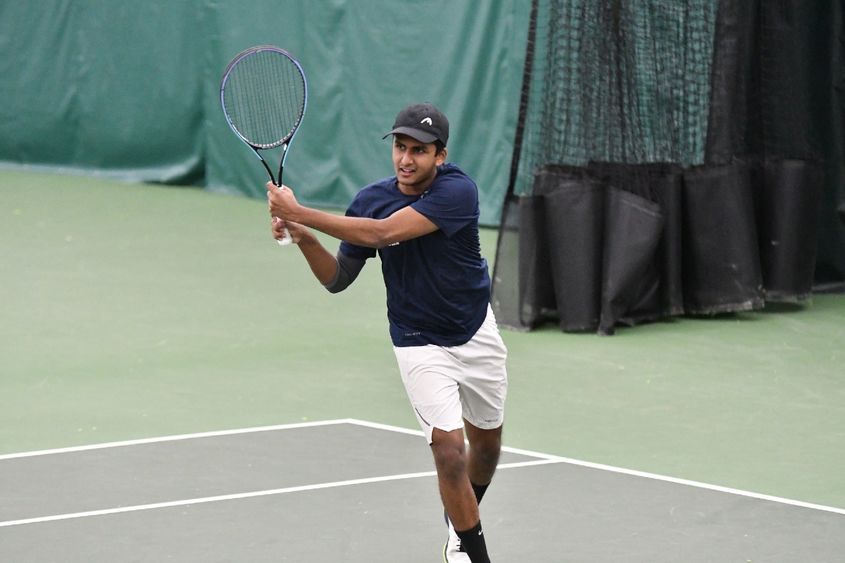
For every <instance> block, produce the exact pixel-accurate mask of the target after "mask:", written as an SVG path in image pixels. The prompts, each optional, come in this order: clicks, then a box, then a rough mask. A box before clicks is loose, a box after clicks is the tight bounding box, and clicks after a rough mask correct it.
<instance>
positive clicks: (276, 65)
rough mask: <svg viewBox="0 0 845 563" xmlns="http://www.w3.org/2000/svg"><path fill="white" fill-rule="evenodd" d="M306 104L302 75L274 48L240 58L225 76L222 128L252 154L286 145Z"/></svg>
mask: <svg viewBox="0 0 845 563" xmlns="http://www.w3.org/2000/svg"><path fill="white" fill-rule="evenodd" d="M307 104H308V83H307V82H306V80H305V72H304V71H303V70H302V65H300V64H299V61H297V60H296V59H295V58H294V57H293V56H292V55H291V54H290V53H288V52H287V51H285V50H284V49H280V48H279V47H274V46H272V45H260V46H257V47H251V48H249V49H246V50H245V51H242V52H240V53H238V54H237V55H236V56H235V57H234V58H233V59H232V61H231V62H230V63H229V65H228V66H227V67H226V70H225V72H224V73H223V79H222V80H221V82H220V105H221V106H222V107H223V114H224V115H225V116H226V122H227V123H228V124H229V127H231V129H232V131H234V132H235V134H236V135H237V136H238V137H240V138H241V140H242V141H243V142H245V143H246V144H248V145H249V146H251V147H252V148H254V149H256V150H260V149H271V148H274V147H278V146H280V145H283V144H287V143H290V141H291V139H293V136H294V135H295V134H296V130H297V128H298V127H299V124H300V123H301V122H302V118H303V116H304V115H305V109H306V107H307Z"/></svg>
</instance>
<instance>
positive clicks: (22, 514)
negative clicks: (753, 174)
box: [0, 170, 845, 563]
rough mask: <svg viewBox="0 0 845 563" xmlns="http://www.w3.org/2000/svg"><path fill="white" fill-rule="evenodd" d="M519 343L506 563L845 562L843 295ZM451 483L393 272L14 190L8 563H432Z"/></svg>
mask: <svg viewBox="0 0 845 563" xmlns="http://www.w3.org/2000/svg"><path fill="white" fill-rule="evenodd" d="M481 236H482V241H481V243H482V250H483V253H484V254H485V255H486V256H487V257H488V260H489V259H491V258H492V257H493V256H494V254H495V245H496V231H495V230H493V229H484V230H483V231H482V233H481ZM323 240H324V241H325V242H326V243H327V246H328V247H329V248H330V249H332V250H334V249H335V248H336V243H335V242H333V241H331V240H328V239H323ZM502 337H503V339H504V341H505V343H506V345H507V346H508V350H509V357H508V373H509V391H508V403H507V408H506V423H505V433H504V443H505V445H506V446H508V448H507V450H506V453H505V455H503V458H502V465H501V467H500V470H499V471H498V473H497V475H496V479H495V482H494V485H493V486H492V487H491V488H490V491H489V492H488V494H487V496H485V498H484V502H483V503H482V506H481V508H482V521H483V524H484V528H485V530H486V536H487V542H488V545H489V547H490V551H491V554H492V556H493V561H495V562H496V563H528V562H531V563H604V562H626V563H629V562H630V563H662V562H673V563H698V562H702V563H703V562H707V563H734V562H736V563H772V562H774V563H803V562H809V561H812V562H813V563H843V562H845V471H843V469H842V468H843V467H845V295H843V294H835V293H834V294H818V295H814V296H813V298H812V300H810V301H808V302H806V303H800V304H792V305H783V304H781V305H778V304H771V305H769V306H767V307H766V309H765V310H762V311H749V312H746V313H737V314H733V315H719V316H715V317H708V318H687V317H684V318H678V319H672V320H668V321H666V322H658V323H652V324H644V325H641V326H637V327H633V328H625V327H621V328H620V329H619V330H617V332H616V335H614V336H610V337H600V336H597V335H595V334H570V333H562V332H560V331H559V330H558V329H557V327H555V326H545V327H541V328H538V329H537V330H534V331H531V332H517V331H511V330H503V331H502ZM433 469H434V467H433V463H432V460H431V454H430V452H429V451H428V448H427V446H426V444H425V440H424V439H423V438H422V437H421V436H420V433H419V432H418V431H417V427H416V420H415V417H414V415H413V411H412V409H411V408H410V407H409V405H408V401H407V397H406V396H405V392H404V389H403V388H402V385H401V382H400V379H399V376H398V374H397V370H396V363H395V358H394V356H393V351H392V349H391V347H390V344H389V338H388V335H387V322H386V319H385V306H384V285H383V282H382V280H381V276H380V271H379V267H378V264H377V263H376V264H370V265H368V266H367V267H365V268H364V270H363V271H362V273H361V276H360V277H359V278H358V280H356V282H355V284H354V285H353V287H351V288H349V289H348V290H347V291H344V292H342V293H341V294H338V295H330V294H328V293H327V292H326V291H325V290H324V289H323V288H322V287H320V286H319V284H318V283H317V282H315V280H314V279H313V277H312V276H311V274H310V272H309V271H308V268H307V265H306V264H305V262H304V260H303V259H302V257H301V256H300V255H299V253H298V252H297V251H296V249H295V248H286V249H285V248H280V247H279V246H278V245H276V244H275V243H274V242H273V241H272V240H271V239H270V230H269V220H268V217H267V207H266V202H264V201H262V200H260V199H258V200H255V199H249V198H245V197H236V196H230V195H225V194H219V193H212V192H210V191H205V190H199V189H196V188H181V187H173V186H168V187H165V186H150V185H139V184H132V183H123V182H118V181H114V180H111V179H108V178H105V177H85V176H75V175H56V174H51V173H43V172H39V171H37V170H16V171H11V170H6V171H0V562H2V563H6V562H8V563H75V562H79V563H83V562H84V563H123V562H143V563H161V562H163V561H175V562H179V563H209V562H231V563H256V562H264V561H275V562H279V561H290V562H296V563H323V562H328V561H332V562H338V561H341V562H343V563H358V562H362V563H363V562H367V563H373V562H375V563H379V562H385V563H386V562H391V563H436V562H439V561H441V559H442V556H441V549H442V546H443V542H444V541H445V539H446V527H445V525H444V522H443V516H442V509H441V507H440V503H439V498H438V492H437V483H436V479H435V477H434V473H433Z"/></svg>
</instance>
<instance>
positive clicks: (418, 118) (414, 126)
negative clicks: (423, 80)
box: [382, 103, 449, 146]
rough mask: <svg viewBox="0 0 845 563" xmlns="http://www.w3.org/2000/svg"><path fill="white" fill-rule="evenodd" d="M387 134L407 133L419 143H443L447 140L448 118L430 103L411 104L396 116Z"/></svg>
mask: <svg viewBox="0 0 845 563" xmlns="http://www.w3.org/2000/svg"><path fill="white" fill-rule="evenodd" d="M389 135H408V136H409V137H413V138H414V139H416V140H417V141H419V142H421V143H433V142H434V141H440V142H441V143H443V145H444V146H445V145H446V142H447V141H448V140H449V120H448V119H446V116H445V115H443V113H442V112H441V111H440V110H439V109H437V108H436V107H434V106H433V105H432V104H428V103H426V104H413V105H410V106H408V107H406V108H405V109H403V110H402V111H400V112H399V114H398V115H397V116H396V121H394V122H393V130H392V131H390V133H388V134H387V135H385V136H384V137H382V139H385V138H387V137H388V136H389Z"/></svg>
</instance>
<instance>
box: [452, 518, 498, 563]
mask: <svg viewBox="0 0 845 563" xmlns="http://www.w3.org/2000/svg"><path fill="white" fill-rule="evenodd" d="M455 532H456V533H457V534H458V537H459V538H461V548H462V549H463V550H464V551H465V552H466V554H467V555H468V556H469V560H470V561H472V563H490V556H489V555H487V542H485V541H484V532H483V531H482V530H481V522H478V524H476V525H475V526H473V527H472V528H470V529H469V530H466V531H463V532H458V531H457V530H455Z"/></svg>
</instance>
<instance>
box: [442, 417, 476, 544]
mask: <svg viewBox="0 0 845 563" xmlns="http://www.w3.org/2000/svg"><path fill="white" fill-rule="evenodd" d="M431 451H432V453H433V454H434V465H435V467H436V468H437V481H438V485H439V487H440V498H441V499H442V500H443V507H444V508H445V509H446V513H447V514H448V515H449V519H450V520H451V521H452V525H453V526H455V529H456V530H468V529H469V528H472V527H473V526H475V525H476V524H477V523H478V521H479V517H478V503H477V502H476V500H475V493H474V492H473V490H472V485H471V484H470V478H469V476H468V475H467V453H466V448H465V446H464V433H463V431H461V430H453V431H452V432H444V431H443V430H439V429H437V428H435V429H434V431H433V433H432V443H431Z"/></svg>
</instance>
